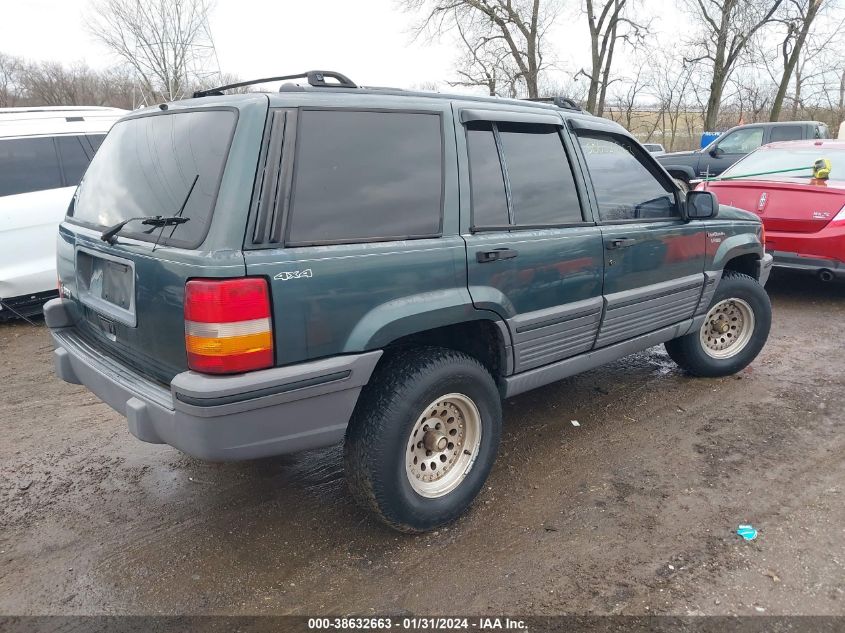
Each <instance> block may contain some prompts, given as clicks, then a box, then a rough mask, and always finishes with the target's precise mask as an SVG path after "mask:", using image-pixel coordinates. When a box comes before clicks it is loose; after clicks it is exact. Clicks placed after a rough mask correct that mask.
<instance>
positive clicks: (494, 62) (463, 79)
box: [449, 23, 520, 97]
mask: <svg viewBox="0 0 845 633" xmlns="http://www.w3.org/2000/svg"><path fill="white" fill-rule="evenodd" d="M455 26H456V29H457V31H458V35H459V37H460V40H461V42H462V44H463V49H462V50H463V55H462V57H461V58H460V59H459V60H458V62H457V68H456V72H457V74H458V78H457V80H455V81H450V82H449V85H451V86H463V87H474V86H480V87H483V88H484V89H485V90H487V93H488V94H489V95H490V96H495V95H504V96H508V97H516V96H517V92H518V89H519V85H518V84H519V76H520V75H519V70H518V69H517V68H516V66H515V64H514V63H513V61H512V59H513V58H512V56H511V52H510V50H508V47H507V45H506V44H505V42H504V39H503V38H501V37H495V36H493V37H489V36H487V35H476V36H473V35H472V34H470V33H468V32H467V30H466V28H465V27H464V26H463V25H461V24H460V23H458V24H456V25H455Z"/></svg>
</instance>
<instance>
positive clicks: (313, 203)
mask: <svg viewBox="0 0 845 633" xmlns="http://www.w3.org/2000/svg"><path fill="white" fill-rule="evenodd" d="M292 198H293V200H292V203H291V211H290V216H289V221H288V239H287V242H288V243H289V244H292V245H297V244H299V245H302V244H314V243H332V242H355V241H369V240H387V239H405V238H419V237H432V236H435V235H439V234H440V225H441V207H442V198H443V144H442V134H441V122H440V116H439V115H437V114H426V113H411V112H366V111H349V110H344V111H339V110H304V111H302V113H301V115H300V122H299V130H298V133H297V155H296V160H295V167H294V181H293V192H292Z"/></svg>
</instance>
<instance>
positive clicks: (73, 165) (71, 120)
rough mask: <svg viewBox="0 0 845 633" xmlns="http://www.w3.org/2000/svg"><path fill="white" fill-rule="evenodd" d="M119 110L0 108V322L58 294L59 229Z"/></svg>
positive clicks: (36, 307) (37, 309)
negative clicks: (57, 258)
mask: <svg viewBox="0 0 845 633" xmlns="http://www.w3.org/2000/svg"><path fill="white" fill-rule="evenodd" d="M124 114H126V111H125V110H119V109H117V108H85V107H43V108H0V319H3V318H9V317H12V316H15V315H19V314H20V315H24V316H28V315H30V314H34V313H37V312H40V311H41V305H42V304H43V303H44V301H45V300H47V299H49V298H52V297H54V296H55V295H56V292H57V290H56V232H57V230H58V226H59V223H60V222H61V221H62V219H63V218H64V216H65V212H66V211H67V208H68V204H69V203H70V201H71V197H72V196H73V192H74V190H75V189H76V186H77V184H78V183H79V181H80V180H81V178H82V175H83V174H84V173H85V170H86V168H87V167H88V164H89V163H90V162H91V159H92V158H93V156H94V153H95V152H96V151H97V148H99V146H100V144H101V143H102V142H103V139H104V138H105V136H106V133H107V132H108V131H109V129H110V128H111V126H112V124H113V123H114V122H115V121H117V120H118V119H119V118H120V117H121V116H123V115H124Z"/></svg>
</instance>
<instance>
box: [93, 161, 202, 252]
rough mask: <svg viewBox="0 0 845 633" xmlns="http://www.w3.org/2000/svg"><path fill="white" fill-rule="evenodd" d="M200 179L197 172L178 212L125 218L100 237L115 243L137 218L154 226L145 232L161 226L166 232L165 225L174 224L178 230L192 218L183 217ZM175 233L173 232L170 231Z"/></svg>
mask: <svg viewBox="0 0 845 633" xmlns="http://www.w3.org/2000/svg"><path fill="white" fill-rule="evenodd" d="M199 179H200V175H199V174H197V175H196V176H194V180H193V182H191V186H190V187H189V188H188V193H187V194H185V199H184V200H183V201H182V204H181V206H180V207H179V211H177V212H176V215H168V216H161V215H146V216H141V217H137V218H129V219H127V220H123V221H122V222H118V223H117V224H115V225H114V226H112V227H109V228H108V229H106V230H105V231H103V234H102V235H101V236H100V239H101V240H103V241H104V242H108V243H109V244H114V243H115V241H116V240H117V234H118V233H120V232H121V231H122V230H123V227H124V226H126V225H127V224H129V223H130V222H135V221H137V220H140V221H141V224H146V225H147V226H151V227H152V228H151V229H149V230H147V231H144V233H152V232H153V231H155V230H156V229H157V228H158V227H161V233H164V227H166V226H172V227H173V230H174V231H175V230H176V227H177V226H179V225H180V224H184V223H185V222H187V221H188V220H190V219H191V218H183V217H182V214H183V213H184V212H185V207H186V206H188V200H189V199H190V198H191V194H192V193H194V187H196V186H197V180H199ZM161 233H159V234H158V238H157V239H156V241H155V244H153V250H155V249H156V246H158V241H159V240H160V239H161ZM170 235H171V236H172V235H173V232H171V233H170Z"/></svg>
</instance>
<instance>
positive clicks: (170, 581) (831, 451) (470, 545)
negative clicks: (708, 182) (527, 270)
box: [0, 275, 845, 615]
mask: <svg viewBox="0 0 845 633" xmlns="http://www.w3.org/2000/svg"><path fill="white" fill-rule="evenodd" d="M769 291H770V294H771V296H772V300H773V303H774V309H775V317H774V325H773V330H772V335H771V338H770V340H769V344H768V345H767V347H766V348H765V350H764V351H763V353H762V355H761V356H760V357H759V358H758V359H757V361H756V362H755V363H754V364H753V365H752V366H751V367H750V368H749V369H747V370H745V371H744V372H743V373H742V374H741V375H738V376H734V377H731V378H725V379H718V380H702V379H693V378H690V377H688V376H685V375H684V374H682V373H681V372H680V371H679V370H678V369H677V368H676V367H675V366H674V365H673V363H672V362H671V361H670V360H669V359H668V357H667V356H666V355H665V353H664V352H663V350H662V348H654V349H652V350H649V351H648V352H645V353H642V354H638V355H635V356H631V357H629V358H626V359H623V360H621V361H619V362H616V363H614V364H612V365H610V366H607V367H605V368H602V369H599V370H595V371H591V372H589V373H586V374H583V375H581V376H578V377H575V378H573V379H569V380H566V381H563V382H561V383H558V384H556V385H553V386H550V387H546V388H544V389H542V390H539V391H536V392H533V393H528V394H525V395H523V396H520V397H518V398H515V399H513V400H510V401H508V402H507V403H506V404H505V434H504V438H503V444H502V447H501V451H500V454H499V459H498V462H497V465H496V467H495V468H494V471H493V474H492V476H491V478H490V480H489V487H488V488H486V489H485V491H484V492H483V494H482V495H481V497H480V498H479V500H478V501H477V502H476V504H475V505H474V506H473V508H472V510H471V512H470V513H469V514H468V515H467V516H466V517H464V518H463V519H462V520H460V521H459V522H457V523H456V524H454V525H452V526H450V527H449V528H447V529H443V530H441V531H439V532H435V533H432V534H429V535H425V536H419V537H409V536H402V535H398V534H395V533H393V532H391V531H389V530H387V529H385V528H383V527H381V526H380V525H379V524H377V523H375V522H374V521H373V520H371V519H370V518H369V516H368V515H366V514H365V513H364V512H362V511H360V510H359V509H358V508H357V507H355V506H354V505H353V503H352V502H351V501H350V499H349V497H348V496H347V494H346V488H345V483H344V481H343V473H342V466H341V460H340V451H339V450H338V449H328V450H324V451H317V452H312V453H308V454H302V455H295V456H287V457H281V458H276V459H268V460H263V461H257V462H251V463H240V464H210V463H204V462H201V461H198V460H194V459H191V458H188V457H185V456H184V455H182V454H180V453H179V452H177V451H176V450H175V449H172V448H169V447H162V446H152V445H147V444H143V443H141V442H139V441H137V440H136V439H134V438H133V437H132V436H130V435H129V433H128V432H127V430H126V425H125V423H124V421H123V419H122V418H121V417H119V416H118V415H116V414H115V413H114V412H112V411H111V410H110V409H109V408H108V407H106V406H105V405H103V404H101V403H100V402H98V401H97V400H96V398H94V397H93V396H92V395H91V394H90V393H88V392H87V391H86V390H85V389H84V388H82V387H77V386H72V385H67V384H64V383H61V382H59V381H58V380H57V379H55V378H54V377H53V375H52V370H51V344H50V341H49V337H48V334H47V331H46V329H45V328H44V327H43V326H41V327H33V326H31V325H27V324H21V323H17V324H6V325H0V381H2V385H3V387H4V394H3V397H2V401H0V428H1V429H2V435H0V504H2V505H1V506H0V613H5V614H122V613H135V614H173V613H179V614H200V613H203V614H205V613H210V614H224V613H225V614H264V613H277V614H280V613H295V614H316V613H335V614H343V613H353V612H354V613H361V614H367V613H384V612H392V613H407V612H415V613H425V614H437V613H454V612H459V613H465V614H470V613H476V614H485V613H489V614H502V613H521V614H561V613H602V614H604V613H614V614H616V613H620V614H645V613H652V614H653V613H671V614H680V615H686V614H697V613H706V614H756V613H765V614H839V615H843V614H845V458H843V455H845V433H843V430H845V429H844V428H843V422H845V414H843V407H844V406H845V389H843V387H845V345H843V343H842V340H843V339H842V328H843V323H845V285H843V284H840V285H838V286H837V285H821V284H820V283H817V282H815V280H813V279H808V278H806V277H797V276H786V275H780V276H776V277H774V278H773V280H772V281H771V282H770V287H769ZM571 420H577V421H579V422H580V425H581V426H580V427H575V426H573V425H572V424H571ZM747 522H751V523H753V524H754V525H755V527H757V528H758V529H759V530H760V536H759V538H758V539H757V540H756V541H754V542H744V541H742V540H741V539H740V538H739V537H737V536H736V535H735V534H734V531H735V530H736V528H737V526H738V525H739V524H740V523H747Z"/></svg>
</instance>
